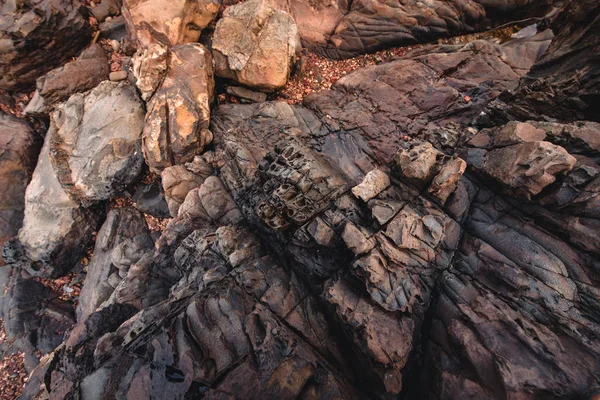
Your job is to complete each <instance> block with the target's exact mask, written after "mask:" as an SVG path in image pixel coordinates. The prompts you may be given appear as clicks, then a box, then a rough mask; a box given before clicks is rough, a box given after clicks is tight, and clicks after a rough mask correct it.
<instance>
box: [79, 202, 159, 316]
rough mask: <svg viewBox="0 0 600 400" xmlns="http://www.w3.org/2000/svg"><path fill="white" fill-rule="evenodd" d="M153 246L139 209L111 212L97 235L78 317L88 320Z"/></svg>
mask: <svg viewBox="0 0 600 400" xmlns="http://www.w3.org/2000/svg"><path fill="white" fill-rule="evenodd" d="M153 245H154V243H153V241H152V239H150V236H149V235H148V228H147V226H146V222H145V221H144V218H143V216H142V215H141V214H140V212H139V211H137V210H134V209H132V208H120V209H116V210H112V211H110V212H109V213H108V216H107V217H106V221H105V222H104V224H103V225H102V228H101V229H100V231H99V232H98V236H97V238H96V248H95V249H94V255H93V257H92V259H91V260H90V264H89V265H88V268H87V276H86V280H85V285H84V286H83V288H82V289H81V294H80V298H81V301H80V303H79V306H78V307H77V319H78V320H79V321H83V320H86V319H87V317H88V316H89V315H90V314H91V313H93V312H94V311H95V310H96V309H97V308H98V307H99V306H100V305H101V304H102V303H104V302H105V301H107V300H108V299H109V298H110V296H111V294H112V293H113V292H114V290H115V288H116V287H117V285H118V284H119V283H120V282H121V280H122V278H124V277H125V276H126V275H127V272H128V271H129V268H130V267H131V265H132V264H134V263H136V262H138V261H139V260H140V259H141V258H142V255H143V254H144V253H145V252H147V251H148V250H150V249H151V248H152V247H153Z"/></svg>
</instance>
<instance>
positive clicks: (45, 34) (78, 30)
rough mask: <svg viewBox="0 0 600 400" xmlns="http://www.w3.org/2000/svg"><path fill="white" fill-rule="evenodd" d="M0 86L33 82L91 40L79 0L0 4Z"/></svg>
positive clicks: (24, 0)
mask: <svg viewBox="0 0 600 400" xmlns="http://www.w3.org/2000/svg"><path fill="white" fill-rule="evenodd" d="M0 21H1V22H0V41H1V43H2V45H1V49H2V50H1V51H0V53H1V54H2V56H1V58H0V73H1V75H2V77H1V78H0V89H1V90H15V89H21V88H23V87H29V86H33V84H34V83H35V80H36V79H37V78H38V77H40V76H41V75H43V74H44V73H46V72H48V71H50V70H51V69H53V68H55V67H57V66H60V65H62V64H64V63H65V62H67V61H68V60H69V59H70V58H71V57H73V56H74V55H76V54H77V53H78V52H79V51H80V50H81V49H82V48H83V47H85V45H86V44H87V43H88V42H89V40H90V35H91V34H92V29H91V27H90V25H89V24H88V22H87V21H86V20H85V19H84V17H83V15H82V7H81V4H80V2H79V0H44V1H41V0H23V1H15V0H12V1H6V2H2V4H1V5H0Z"/></svg>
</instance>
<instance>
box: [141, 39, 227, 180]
mask: <svg viewBox="0 0 600 400" xmlns="http://www.w3.org/2000/svg"><path fill="white" fill-rule="evenodd" d="M168 65H169V70H168V73H167V74H166V76H165V77H164V80H163V81H162V84H161V86H160V88H159V89H158V90H157V91H156V93H155V94H154V95H153V96H152V98H151V99H150V101H149V102H148V112H147V114H146V122H145V127H144V135H143V149H144V155H145V157H146V163H147V164H148V166H149V167H150V169H151V170H152V171H154V172H160V171H162V170H163V169H165V168H166V167H169V166H172V165H180V164H183V163H185V162H189V161H192V160H193V158H194V156H195V155H196V154H199V153H200V152H202V150H203V149H204V148H205V146H207V145H208V144H209V143H210V142H212V139H213V137H212V133H211V132H210V130H209V129H208V126H209V124H210V104H211V103H212V101H213V95H214V94H213V92H214V85H215V83H214V77H213V70H212V58H211V55H210V53H209V52H208V51H207V50H206V49H205V48H204V46H202V45H200V44H188V45H183V46H176V47H174V48H173V49H172V51H171V53H170V58H169V64H168Z"/></svg>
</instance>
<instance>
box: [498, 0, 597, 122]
mask: <svg viewBox="0 0 600 400" xmlns="http://www.w3.org/2000/svg"><path fill="white" fill-rule="evenodd" d="M551 26H552V29H553V30H554V32H555V33H556V34H557V37H556V39H555V40H554V41H553V42H552V45H551V46H550V48H549V49H548V51H547V52H546V53H545V54H544V55H543V57H542V58H541V59H540V60H539V61H538V62H537V63H536V64H535V65H534V66H533V68H531V71H529V73H528V74H527V76H526V77H525V78H524V79H523V81H522V82H521V85H520V88H519V90H518V91H517V92H516V95H515V96H507V98H506V104H505V105H503V107H501V109H503V110H504V109H507V111H508V113H509V115H513V117H512V118H510V119H513V118H517V119H535V120H540V119H543V116H548V117H552V118H558V119H561V120H563V121H576V120H580V119H587V120H594V121H600V112H599V111H598V93H599V92H600V82H599V80H598V65H599V62H598V54H599V53H600V35H598V30H599V29H600V4H598V2H596V1H592V0H587V1H571V2H569V3H568V5H567V6H566V8H565V10H564V12H562V13H559V14H557V15H556V16H555V18H554V19H553V21H552V23H551Z"/></svg>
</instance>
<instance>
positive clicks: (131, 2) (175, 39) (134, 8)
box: [105, 0, 221, 46]
mask: <svg viewBox="0 0 600 400" xmlns="http://www.w3.org/2000/svg"><path fill="white" fill-rule="evenodd" d="M105 1H106V0H105ZM220 6H221V2H220V1H219V0H191V1H189V0H176V1H172V0H161V1H155V0H124V1H123V15H124V16H125V20H126V22H127V30H128V31H129V34H130V36H131V37H132V38H134V39H137V40H139V39H140V38H139V37H138V35H137V32H138V30H139V29H140V27H141V28H142V29H145V30H147V29H152V30H154V31H156V32H157V33H158V34H160V35H162V36H164V37H165V38H166V39H167V40H168V42H169V44H170V45H171V46H175V45H179V44H186V43H193V42H197V41H198V39H199V38H200V34H201V33H202V30H203V29H204V28H206V27H207V26H208V24H210V23H211V22H212V20H213V19H215V17H216V16H217V13H218V11H219V8H220Z"/></svg>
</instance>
